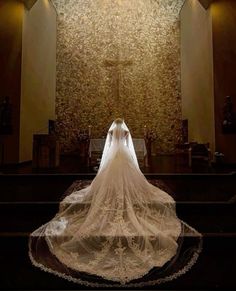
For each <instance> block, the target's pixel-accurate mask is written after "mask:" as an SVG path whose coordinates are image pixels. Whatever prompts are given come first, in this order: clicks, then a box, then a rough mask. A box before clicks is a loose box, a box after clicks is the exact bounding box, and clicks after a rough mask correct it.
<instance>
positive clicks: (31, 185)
mask: <svg viewBox="0 0 236 291" xmlns="http://www.w3.org/2000/svg"><path fill="white" fill-rule="evenodd" d="M94 176H95V175H94V174H91V175H90V174H84V175H83V174H78V175H76V174H31V175H30V174H27V175H19V174H18V175H9V174H8V175H0V189H1V190H0V191H1V195H0V201H58V200H60V199H61V196H62V195H63V193H64V192H65V191H66V190H67V189H68V187H69V186H71V184H72V183H73V182H74V181H75V180H81V181H83V182H84V184H88V182H89V180H90V181H91V180H92V179H93V178H94ZM145 176H146V178H147V179H149V180H150V182H152V183H153V184H155V183H156V182H157V183H158V182H160V184H164V185H165V186H166V188H168V189H169V192H170V194H171V195H173V197H174V199H175V200H177V201H229V200H230V199H235V197H236V179H235V176H236V173H230V174H162V175H160V174H159V175H156V174H147V175H145Z"/></svg>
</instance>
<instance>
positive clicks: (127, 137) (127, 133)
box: [125, 131, 129, 147]
mask: <svg viewBox="0 0 236 291" xmlns="http://www.w3.org/2000/svg"><path fill="white" fill-rule="evenodd" d="M125 140H126V145H127V147H129V132H128V131H125Z"/></svg>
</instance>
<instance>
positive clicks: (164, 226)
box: [29, 123, 201, 287]
mask: <svg viewBox="0 0 236 291" xmlns="http://www.w3.org/2000/svg"><path fill="white" fill-rule="evenodd" d="M184 238H185V239H186V238H191V239H192V241H191V240H190V242H188V243H187V244H186V246H185V247H184V243H183V242H184ZM200 250H201V234H199V233H198V232H197V231H196V230H194V229H193V228H191V227H190V226H188V225H187V224H186V223H184V222H182V221H181V220H180V219H179V218H178V217H177V216H176V211H175V201H174V200H173V198H172V197H171V196H170V195H168V194H167V193H166V192H164V191H162V190H161V189H159V188H157V187H155V186H153V185H152V184H150V183H149V182H148V181H147V180H146V178H145V177H144V175H143V174H142V173H141V171H140V169H139V166H138V162H137V158H136V155H135V151H134V147H133V142H132V138H131V135H130V132H129V130H128V128H127V126H126V125H125V123H123V124H116V123H113V124H112V126H111V127H110V129H109V132H108V135H107V139H106V143H105V148H104V151H103V156H102V160H101V165H100V168H99V171H98V173H97V175H96V177H95V178H94V180H93V181H92V183H91V184H90V185H89V186H88V187H86V188H84V189H81V190H79V191H74V192H73V193H71V194H70V195H68V196H67V197H65V198H64V200H62V201H61V203H60V209H59V212H58V213H57V214H56V216H55V217H54V218H53V219H52V220H51V221H49V222H48V223H47V224H45V225H43V226H41V227H40V228H39V229H37V230H36V231H34V232H33V233H32V234H31V235H30V239H29V254H30V258H31V261H32V262H33V264H34V265H35V266H37V267H40V268H41V269H43V270H44V271H48V272H51V273H54V274H56V275H58V276H60V277H63V278H65V279H68V280H70V281H73V282H77V283H80V284H86V285H90V286H93V287H95V286H103V287H109V286H120V285H126V286H133V287H138V286H145V285H150V284H158V283H162V282H165V281H169V280H172V279H174V278H176V277H178V276H180V275H181V274H183V273H185V272H186V271H187V270H188V269H189V268H190V267H191V266H192V265H193V263H194V262H195V261H196V260H197V257H198V255H199V253H200ZM150 271H151V272H150ZM150 274H151V275H150Z"/></svg>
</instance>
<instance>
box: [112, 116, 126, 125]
mask: <svg viewBox="0 0 236 291" xmlns="http://www.w3.org/2000/svg"><path fill="white" fill-rule="evenodd" d="M123 122H124V120H123V119H122V118H116V119H115V120H114V123H115V124H116V125H122V124H123Z"/></svg>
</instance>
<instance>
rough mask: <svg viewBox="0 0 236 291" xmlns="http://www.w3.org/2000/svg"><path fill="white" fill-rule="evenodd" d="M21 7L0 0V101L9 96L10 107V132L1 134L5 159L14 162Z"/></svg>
mask: <svg viewBox="0 0 236 291" xmlns="http://www.w3.org/2000/svg"><path fill="white" fill-rule="evenodd" d="M23 11H24V6H23V4H22V3H20V2H19V1H15V0H8V1H5V0H0V101H2V100H3V98H4V97H5V96H8V97H9V98H10V102H11V104H12V111H13V112H12V119H13V120H12V124H13V134H12V135H7V136H4V149H5V150H4V162H5V163H16V162H18V158H19V120H20V116H19V115H20V113H19V111H20V94H21V52H22V49H21V44H22V19H23ZM1 138H2V139H3V136H2V137H1Z"/></svg>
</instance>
